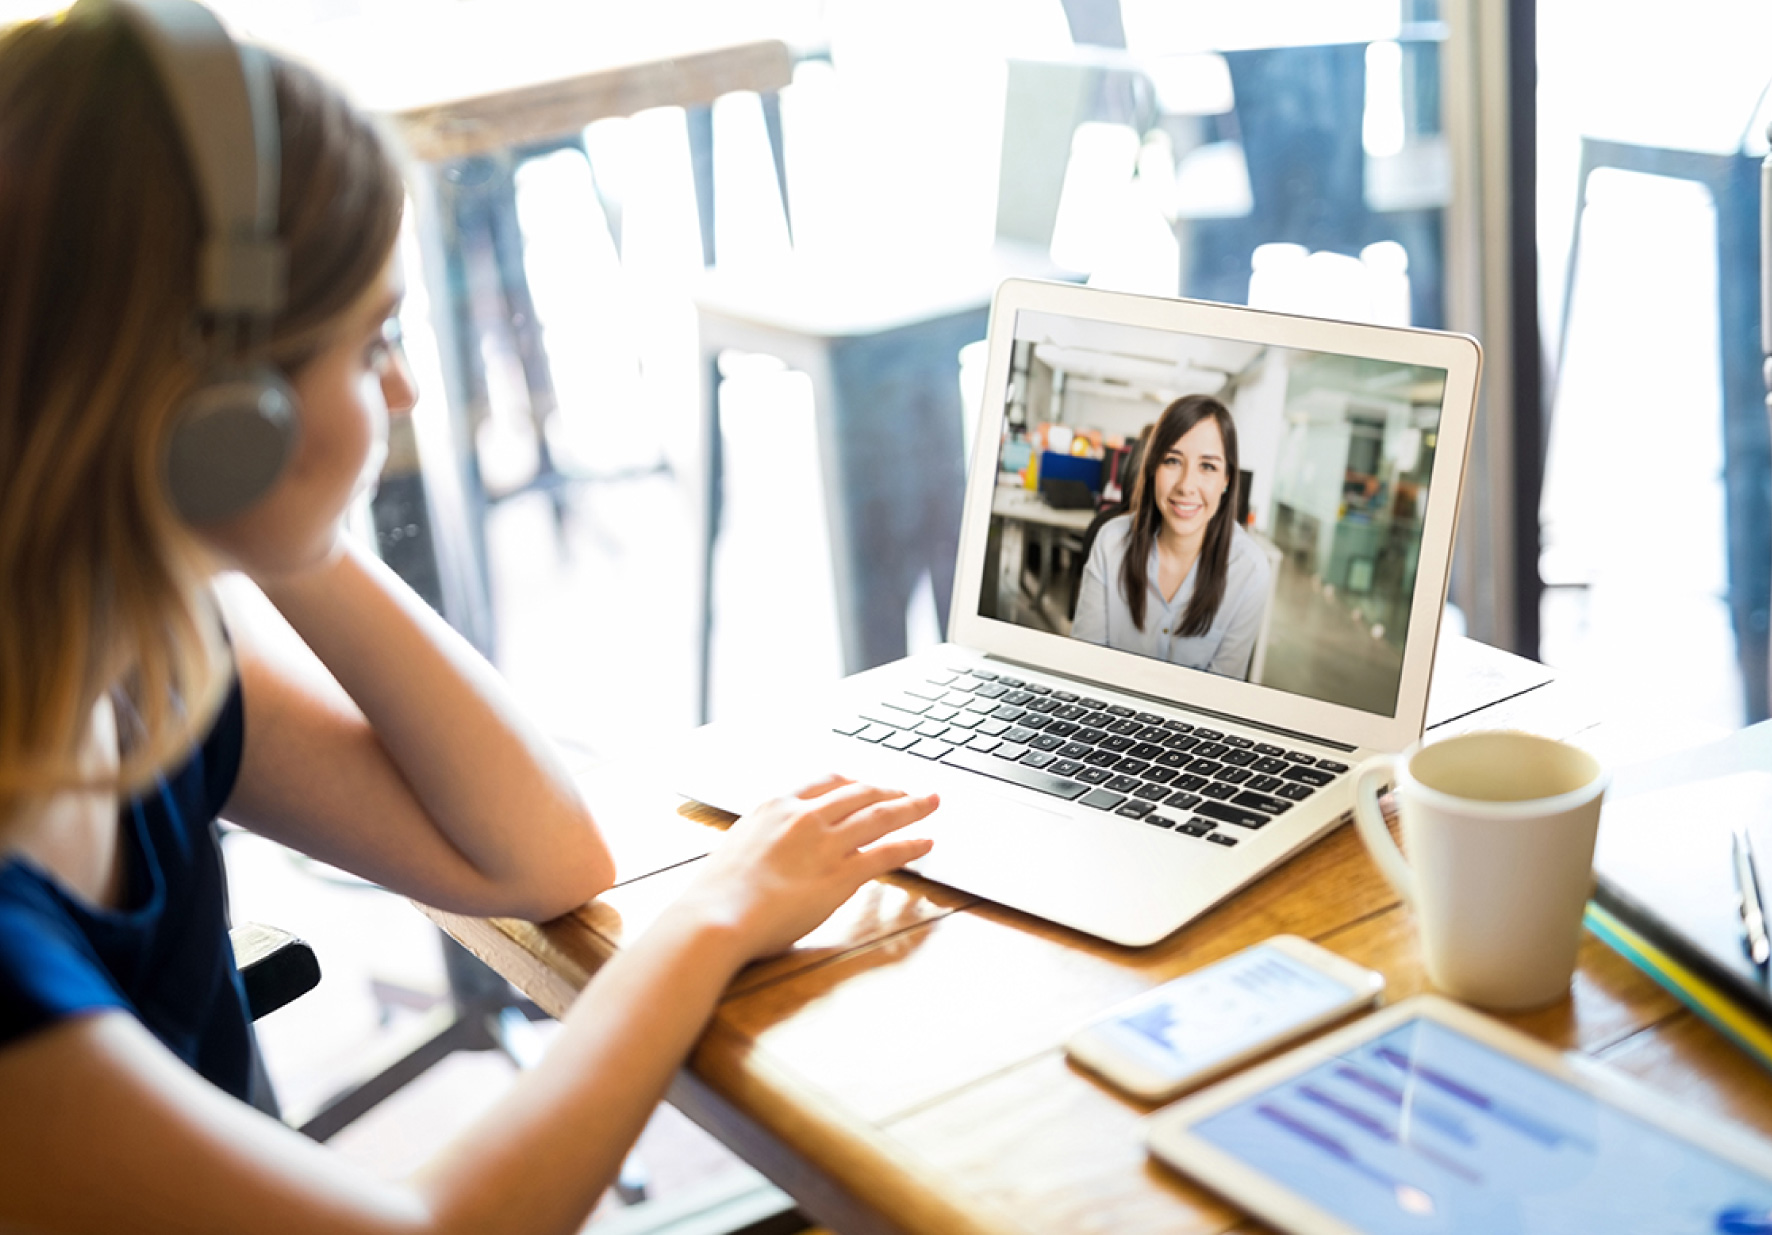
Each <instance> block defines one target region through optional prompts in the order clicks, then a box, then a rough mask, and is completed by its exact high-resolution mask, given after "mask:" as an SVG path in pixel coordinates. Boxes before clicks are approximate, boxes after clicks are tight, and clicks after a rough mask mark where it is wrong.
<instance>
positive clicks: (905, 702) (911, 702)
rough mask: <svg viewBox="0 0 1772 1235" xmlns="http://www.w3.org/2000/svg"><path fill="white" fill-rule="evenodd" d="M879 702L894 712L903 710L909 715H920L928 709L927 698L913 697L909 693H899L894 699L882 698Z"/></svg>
mask: <svg viewBox="0 0 1772 1235" xmlns="http://www.w3.org/2000/svg"><path fill="white" fill-rule="evenodd" d="M880 702H881V704H882V706H884V707H889V708H891V709H892V710H893V711H894V712H904V713H906V714H908V715H911V716H921V715H922V714H923V713H925V712H927V711H928V710H929V700H927V699H914V698H912V697H911V696H910V695H900V696H898V698H896V699H882V700H881V701H880Z"/></svg>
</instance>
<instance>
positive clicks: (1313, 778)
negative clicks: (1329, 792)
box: [1282, 763, 1335, 789]
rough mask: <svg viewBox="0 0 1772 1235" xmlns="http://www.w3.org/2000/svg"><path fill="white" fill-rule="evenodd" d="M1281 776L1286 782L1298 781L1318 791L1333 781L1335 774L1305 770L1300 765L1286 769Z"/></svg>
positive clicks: (1305, 768) (1304, 767)
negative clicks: (1314, 787) (1313, 786)
mask: <svg viewBox="0 0 1772 1235" xmlns="http://www.w3.org/2000/svg"><path fill="white" fill-rule="evenodd" d="M1282 775H1284V776H1285V778H1286V779H1287V780H1295V781H1300V782H1302V783H1303V784H1306V785H1315V786H1316V787H1317V788H1319V789H1321V788H1322V787H1323V786H1324V785H1327V784H1328V783H1329V782H1330V781H1332V780H1334V779H1335V773H1333V772H1326V771H1324V770H1323V769H1322V768H1307V767H1306V766H1305V765H1304V764H1302V763H1295V764H1293V765H1292V766H1291V767H1289V768H1287V769H1286V771H1285V772H1284V773H1282Z"/></svg>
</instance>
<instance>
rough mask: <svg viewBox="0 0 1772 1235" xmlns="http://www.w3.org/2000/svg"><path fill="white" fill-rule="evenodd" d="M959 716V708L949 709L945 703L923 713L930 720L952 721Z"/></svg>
mask: <svg viewBox="0 0 1772 1235" xmlns="http://www.w3.org/2000/svg"><path fill="white" fill-rule="evenodd" d="M959 714H960V709H959V708H950V707H949V706H948V705H947V704H945V703H938V704H936V705H935V706H934V707H932V708H930V709H929V710H928V711H927V712H925V713H924V715H925V716H927V717H928V718H929V719H930V720H952V719H954V717H956V716H958V715H959Z"/></svg>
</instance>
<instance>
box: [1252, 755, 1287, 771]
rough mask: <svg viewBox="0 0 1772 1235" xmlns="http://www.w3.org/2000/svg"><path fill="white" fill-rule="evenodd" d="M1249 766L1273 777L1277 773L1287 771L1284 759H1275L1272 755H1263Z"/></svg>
mask: <svg viewBox="0 0 1772 1235" xmlns="http://www.w3.org/2000/svg"><path fill="white" fill-rule="evenodd" d="M1249 766H1250V767H1252V768H1254V769H1255V770H1256V771H1257V772H1261V773H1263V774H1264V775H1267V776H1272V775H1273V774H1274V773H1276V772H1284V771H1285V770H1286V761H1285V760H1284V759H1275V758H1274V757H1273V756H1272V755H1263V756H1262V757H1261V758H1260V759H1257V760H1256V761H1255V762H1254V763H1252V764H1250V765H1249Z"/></svg>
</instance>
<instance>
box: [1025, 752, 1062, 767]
mask: <svg viewBox="0 0 1772 1235" xmlns="http://www.w3.org/2000/svg"><path fill="white" fill-rule="evenodd" d="M1057 758H1058V756H1057V755H1052V754H1048V753H1047V752H1045V751H1043V750H1030V751H1029V752H1028V753H1027V754H1025V755H1023V756H1022V757H1021V762H1023V763H1025V764H1027V765H1028V766H1029V767H1030V768H1043V767H1045V766H1046V765H1047V764H1049V763H1052V762H1054V761H1056V760H1057Z"/></svg>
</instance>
